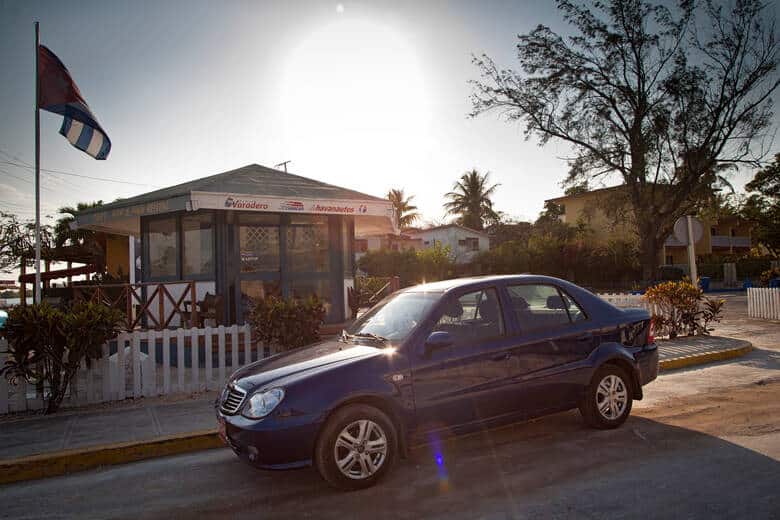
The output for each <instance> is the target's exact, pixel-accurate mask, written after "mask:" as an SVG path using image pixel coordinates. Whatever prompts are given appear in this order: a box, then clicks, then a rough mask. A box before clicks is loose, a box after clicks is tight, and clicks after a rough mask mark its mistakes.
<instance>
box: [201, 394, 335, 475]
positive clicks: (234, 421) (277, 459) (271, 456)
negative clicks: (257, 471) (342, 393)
mask: <svg viewBox="0 0 780 520" xmlns="http://www.w3.org/2000/svg"><path fill="white" fill-rule="evenodd" d="M216 414H217V421H222V422H223V423H224V438H223V440H224V441H225V442H226V444H227V445H228V446H229V447H230V448H231V449H232V450H233V452H234V453H235V454H236V455H238V457H239V458H240V459H241V460H243V461H245V462H247V463H249V464H251V465H253V466H256V467H259V468H262V469H292V468H299V467H303V466H308V465H311V462H312V454H313V453H314V444H315V442H316V439H317V433H318V432H319V429H320V425H321V424H322V416H321V415H319V414H317V415H290V416H287V417H279V416H276V415H274V414H272V415H271V416H268V417H264V418H262V419H259V420H255V419H248V418H246V417H244V416H243V415H225V414H223V413H222V412H221V411H220V410H219V408H217V409H216ZM222 434H223V432H222V428H220V436H222Z"/></svg>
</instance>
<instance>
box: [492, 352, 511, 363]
mask: <svg viewBox="0 0 780 520" xmlns="http://www.w3.org/2000/svg"><path fill="white" fill-rule="evenodd" d="M511 357H512V354H511V353H509V352H503V353H501V354H498V355H496V356H493V358H492V359H493V361H506V360H508V359H509V358H511Z"/></svg>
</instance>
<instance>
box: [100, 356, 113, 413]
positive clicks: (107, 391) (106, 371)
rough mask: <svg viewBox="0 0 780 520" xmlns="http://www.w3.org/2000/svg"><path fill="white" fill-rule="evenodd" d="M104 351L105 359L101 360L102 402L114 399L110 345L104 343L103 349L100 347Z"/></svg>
mask: <svg viewBox="0 0 780 520" xmlns="http://www.w3.org/2000/svg"><path fill="white" fill-rule="evenodd" d="M100 348H101V349H102V350H103V357H102V359H101V360H100V373H101V375H102V378H103V381H102V383H103V385H102V386H103V389H102V391H103V393H102V395H101V396H100V401H101V402H106V401H110V400H111V399H112V396H111V358H109V357H108V356H109V354H110V352H111V350H110V349H109V348H108V343H104V344H103V346H102V347H100Z"/></svg>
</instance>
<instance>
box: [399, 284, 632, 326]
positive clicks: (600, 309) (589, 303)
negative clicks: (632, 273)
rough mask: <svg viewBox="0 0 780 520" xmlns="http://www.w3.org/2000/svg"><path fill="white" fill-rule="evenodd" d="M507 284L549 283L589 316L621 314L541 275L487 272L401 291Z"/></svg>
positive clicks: (592, 296)
mask: <svg viewBox="0 0 780 520" xmlns="http://www.w3.org/2000/svg"><path fill="white" fill-rule="evenodd" d="M511 283H540V284H552V285H555V286H557V287H560V288H561V289H563V290H564V291H566V292H567V293H568V294H569V295H570V296H572V297H573V298H574V300H575V301H576V302H577V303H578V304H579V305H580V306H581V307H583V308H584V310H585V312H586V313H588V314H589V315H591V316H600V317H601V318H605V317H612V318H619V317H625V316H624V315H625V313H624V312H623V310H621V309H618V308H617V307H615V306H614V305H612V304H611V303H608V302H607V301H605V300H603V299H601V298H599V297H598V296H597V295H595V294H593V293H592V292H590V291H588V290H587V289H584V288H582V287H580V286H579V285H576V284H573V283H571V282H568V281H566V280H562V279H560V278H555V277H554V276H544V275H536V274H510V275H490V276H473V277H468V278H454V279H452V280H442V281H440V282H431V283H424V284H420V285H415V286H413V287H409V288H407V289H404V290H403V292H412V293H416V292H431V293H440V294H442V295H443V294H446V293H447V292H449V291H452V290H460V289H470V288H472V287H473V288H474V290H478V289H480V288H481V287H485V286H488V285H491V284H502V285H505V284H511Z"/></svg>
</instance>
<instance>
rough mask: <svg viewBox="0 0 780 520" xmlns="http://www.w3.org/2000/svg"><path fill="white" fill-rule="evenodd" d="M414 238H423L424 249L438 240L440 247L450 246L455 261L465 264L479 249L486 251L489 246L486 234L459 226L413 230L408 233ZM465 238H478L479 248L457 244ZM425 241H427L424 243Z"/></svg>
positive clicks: (430, 246)
mask: <svg viewBox="0 0 780 520" xmlns="http://www.w3.org/2000/svg"><path fill="white" fill-rule="evenodd" d="M409 235H410V236H412V237H414V238H422V239H423V247H424V248H426V249H429V248H432V247H434V243H435V242H440V243H441V245H442V247H446V246H450V250H451V251H452V256H453V257H454V258H455V263H458V264H465V263H468V262H470V261H472V260H473V259H474V257H475V256H477V255H478V254H479V253H480V252H481V251H487V250H488V249H489V248H490V241H489V239H488V237H487V235H483V234H481V233H475V232H473V231H469V230H467V229H464V228H460V227H455V226H452V227H440V228H434V229H427V230H422V231H415V232H413V233H409ZM466 238H476V239H478V240H479V250H478V251H469V250H468V249H467V246H461V245H458V242H459V241H460V240H464V239H466ZM426 242H427V243H426Z"/></svg>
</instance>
